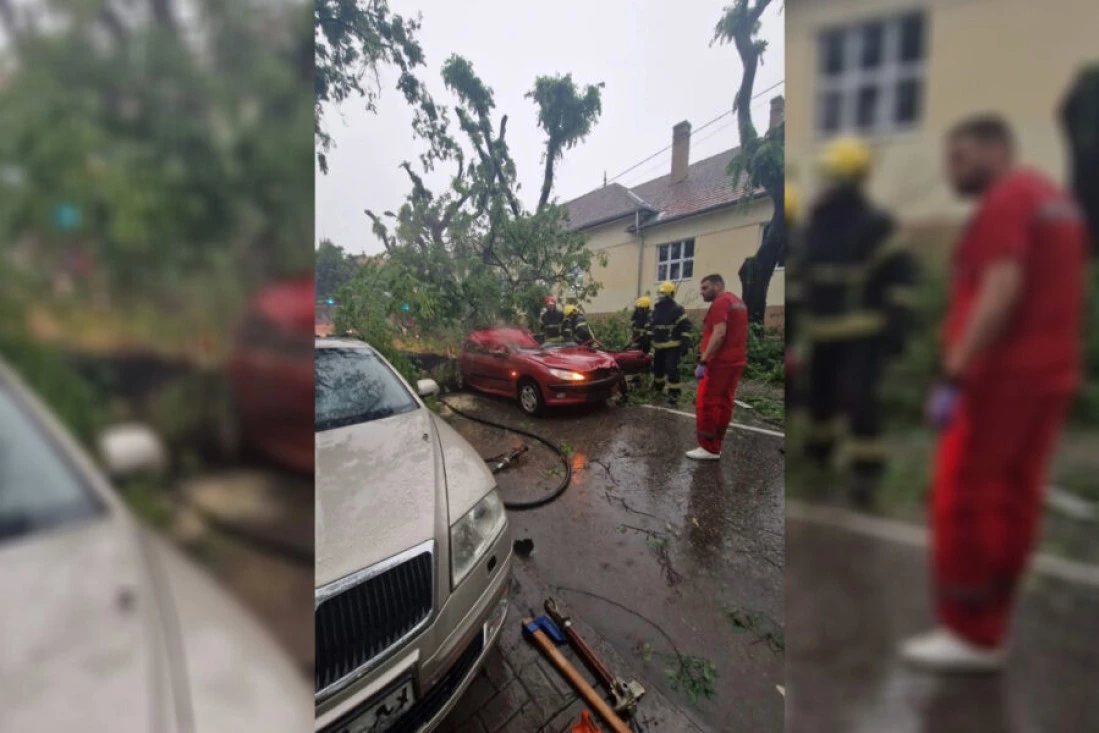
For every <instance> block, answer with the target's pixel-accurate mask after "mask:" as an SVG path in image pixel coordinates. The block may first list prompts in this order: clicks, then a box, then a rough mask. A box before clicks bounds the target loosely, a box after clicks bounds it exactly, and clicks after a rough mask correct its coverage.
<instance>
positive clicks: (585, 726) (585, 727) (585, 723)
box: [572, 710, 603, 733]
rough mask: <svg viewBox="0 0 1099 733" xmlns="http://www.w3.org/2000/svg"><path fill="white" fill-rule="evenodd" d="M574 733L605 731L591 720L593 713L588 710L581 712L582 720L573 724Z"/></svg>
mask: <svg viewBox="0 0 1099 733" xmlns="http://www.w3.org/2000/svg"><path fill="white" fill-rule="evenodd" d="M572 733H603V731H601V730H599V728H598V726H596V725H595V723H593V722H592V720H591V713H589V712H588V711H587V710H582V711H581V712H580V721H579V722H577V723H573V724H572Z"/></svg>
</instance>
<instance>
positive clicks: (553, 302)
mask: <svg viewBox="0 0 1099 733" xmlns="http://www.w3.org/2000/svg"><path fill="white" fill-rule="evenodd" d="M542 305H557V298H555V297H553V296H552V295H547V296H546V299H545V300H544V301H542Z"/></svg>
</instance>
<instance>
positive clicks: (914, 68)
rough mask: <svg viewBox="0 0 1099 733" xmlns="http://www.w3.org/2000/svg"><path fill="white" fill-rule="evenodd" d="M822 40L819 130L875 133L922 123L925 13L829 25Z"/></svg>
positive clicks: (818, 97)
mask: <svg viewBox="0 0 1099 733" xmlns="http://www.w3.org/2000/svg"><path fill="white" fill-rule="evenodd" d="M819 43H820V49H819V50H820V55H819V61H818V67H819V68H818V77H819V80H820V82H819V86H818V89H819V93H818V96H817V131H818V132H819V133H821V134H822V135H825V136H828V135H834V134H836V133H840V132H844V131H850V132H856V133H858V134H861V135H874V134H883V133H890V132H897V131H900V130H905V129H910V128H912V127H914V126H915V125H917V124H919V122H920V119H921V118H922V116H923V92H924V60H925V58H926V54H927V28H926V22H925V18H924V15H923V14H922V13H920V12H913V13H908V14H905V15H901V16H894V17H891V18H885V19H878V20H873V21H868V22H863V23H859V24H857V25H852V26H847V27H843V28H831V29H829V30H827V31H824V32H823V33H822V34H821V35H820V41H819Z"/></svg>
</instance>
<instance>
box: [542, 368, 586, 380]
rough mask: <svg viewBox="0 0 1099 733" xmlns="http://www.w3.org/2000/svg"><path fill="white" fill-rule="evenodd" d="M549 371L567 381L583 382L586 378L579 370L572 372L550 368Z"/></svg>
mask: <svg viewBox="0 0 1099 733" xmlns="http://www.w3.org/2000/svg"><path fill="white" fill-rule="evenodd" d="M549 373H550V374H552V375H553V376H555V377H557V378H558V379H564V380H565V381H566V382H583V381H584V378H585V377H584V375H583V374H580V373H579V372H570V371H568V370H566V369H550V370H549Z"/></svg>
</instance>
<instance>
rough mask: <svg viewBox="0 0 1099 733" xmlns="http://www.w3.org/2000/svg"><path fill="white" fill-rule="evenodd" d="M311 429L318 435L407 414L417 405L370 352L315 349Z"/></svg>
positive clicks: (358, 349) (402, 384)
mask: <svg viewBox="0 0 1099 733" xmlns="http://www.w3.org/2000/svg"><path fill="white" fill-rule="evenodd" d="M314 359H315V364H316V384H317V391H316V397H315V398H314V404H315V412H314V426H315V429H316V430H317V431H318V432H320V431H322V430H332V429H334V428H342V427H346V426H348V425H357V424H359V423H365V422H370V421H371V420H380V419H382V418H383V417H389V416H391V415H400V414H402V413H405V412H411V411H412V410H415V409H417V408H418V407H419V404H418V403H417V402H416V400H415V399H414V398H413V397H412V394H411V393H409V391H408V388H406V387H405V385H404V383H403V382H402V381H401V379H400V377H398V376H397V375H396V374H395V373H394V372H393V370H392V369H390V368H389V366H388V365H387V364H386V363H385V362H384V361H382V360H381V359H380V358H378V356H377V354H375V353H374V352H373V351H372V350H371V349H368V348H355V349H317V351H316V356H315V357H314Z"/></svg>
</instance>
